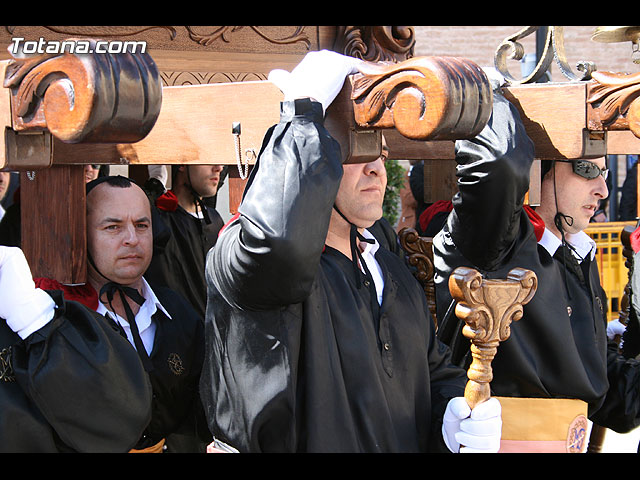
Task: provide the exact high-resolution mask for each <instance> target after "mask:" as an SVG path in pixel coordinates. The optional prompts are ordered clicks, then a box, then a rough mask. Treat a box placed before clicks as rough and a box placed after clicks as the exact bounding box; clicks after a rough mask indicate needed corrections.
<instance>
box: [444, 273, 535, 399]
mask: <svg viewBox="0 0 640 480" xmlns="http://www.w3.org/2000/svg"><path fill="white" fill-rule="evenodd" d="M537 285H538V278H537V277H536V275H535V273H533V272H532V271H530V270H525V269H521V268H514V269H513V270H511V271H510V272H509V274H508V275H507V278H506V279H505V280H489V279H483V278H482V275H480V273H479V272H478V271H476V270H474V269H472V268H467V267H459V268H457V269H456V270H455V271H454V272H453V273H452V274H451V276H450V277H449V290H450V291H451V295H452V296H453V298H454V299H455V300H456V301H457V302H458V303H457V305H456V310H455V311H456V315H457V316H458V318H460V319H462V320H464V321H465V323H466V325H465V326H464V327H463V330H462V332H463V334H464V336H465V337H467V338H468V339H470V340H471V355H472V357H473V360H472V363H471V365H470V367H469V370H468V371H467V376H468V378H469V381H468V382H467V385H466V388H465V392H464V397H465V400H466V401H467V403H468V404H469V407H471V408H472V409H473V408H474V407H475V406H476V405H478V404H480V403H482V402H484V401H486V400H488V399H489V398H490V397H491V390H490V385H489V384H490V382H491V380H492V379H493V371H492V368H491V362H492V361H493V358H494V356H495V354H496V352H497V349H498V345H499V343H500V342H504V341H505V340H507V339H508V338H509V336H510V334H511V327H510V326H511V322H515V321H517V320H519V319H520V318H522V306H523V305H525V304H526V303H528V302H529V301H530V300H531V298H533V295H534V294H535V292H536V289H537Z"/></svg>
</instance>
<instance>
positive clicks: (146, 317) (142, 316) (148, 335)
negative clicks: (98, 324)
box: [96, 277, 171, 353]
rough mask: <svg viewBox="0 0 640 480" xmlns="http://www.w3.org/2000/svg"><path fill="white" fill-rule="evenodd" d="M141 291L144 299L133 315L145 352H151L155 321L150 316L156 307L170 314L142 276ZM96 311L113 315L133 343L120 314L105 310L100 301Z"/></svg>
mask: <svg viewBox="0 0 640 480" xmlns="http://www.w3.org/2000/svg"><path fill="white" fill-rule="evenodd" d="M141 293H142V296H143V297H144V299H145V301H144V303H143V304H142V305H141V306H140V308H139V309H138V313H136V316H135V321H136V325H137V326H138V331H139V332H140V337H141V338H142V342H143V343H144V346H145V349H146V350H147V353H151V350H152V348H153V341H154V338H155V323H154V322H153V320H152V318H151V317H152V316H153V315H154V314H155V313H156V312H157V311H158V309H160V310H161V311H162V312H164V314H165V315H166V316H167V317H169V318H171V315H169V312H167V310H166V309H165V308H164V307H163V306H162V304H161V303H160V300H158V297H156V294H155V293H154V292H153V289H152V288H151V287H150V286H149V284H148V283H147V281H146V280H145V279H144V277H143V278H142V292H141ZM96 312H97V313H99V314H100V315H109V316H110V317H111V318H114V317H115V321H116V322H118V323H119V324H120V325H121V326H122V328H123V329H124V331H125V333H126V334H127V338H128V339H129V342H130V343H131V344H132V345H134V343H133V336H132V334H131V329H130V327H129V323H128V322H127V320H126V319H124V318H122V317H121V316H120V315H117V314H116V313H115V312H110V311H109V310H107V308H106V307H105V306H104V304H103V303H102V302H98V308H97V309H96ZM134 346H135V345H134Z"/></svg>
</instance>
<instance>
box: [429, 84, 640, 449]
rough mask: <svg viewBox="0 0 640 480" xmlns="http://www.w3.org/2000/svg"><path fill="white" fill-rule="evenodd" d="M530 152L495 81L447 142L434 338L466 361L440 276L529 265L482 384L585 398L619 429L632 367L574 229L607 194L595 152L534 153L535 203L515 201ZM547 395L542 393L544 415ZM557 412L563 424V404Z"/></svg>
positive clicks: (634, 401)
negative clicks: (520, 302)
mask: <svg viewBox="0 0 640 480" xmlns="http://www.w3.org/2000/svg"><path fill="white" fill-rule="evenodd" d="M533 158H534V145H533V143H532V142H531V140H530V139H529V138H528V136H527V134H526V132H525V130H524V127H523V124H522V121H521V120H520V117H519V114H518V112H517V110H516V109H515V107H514V106H513V105H511V103H510V102H508V101H507V100H506V99H505V98H504V97H503V96H502V95H500V93H499V92H498V91H496V92H494V111H493V116H492V118H491V119H490V121H489V123H488V125H487V126H486V127H485V129H484V130H483V131H482V132H481V133H480V134H479V135H478V136H477V137H476V138H474V139H471V140H461V141H457V142H456V162H457V163H458V166H457V176H458V178H459V180H458V188H459V192H458V193H457V194H456V195H455V196H454V198H453V207H454V208H453V211H452V212H451V214H450V215H449V217H448V219H447V222H446V223H445V226H444V228H443V230H442V231H441V232H440V233H439V234H438V235H437V236H436V237H435V238H434V243H433V245H434V257H435V261H434V264H435V268H436V275H435V282H436V296H437V315H438V318H439V324H438V326H439V330H438V337H439V338H440V339H442V340H443V341H444V342H445V343H447V344H448V345H450V346H451V348H452V351H453V358H454V361H456V362H458V363H459V364H460V365H462V366H465V365H468V364H469V363H470V360H471V359H470V358H469V355H468V349H469V341H468V340H467V339H466V338H465V337H464V336H463V335H462V332H461V329H462V327H463V324H462V322H460V321H459V320H458V319H457V318H456V317H455V315H453V310H454V305H453V302H452V299H451V295H450V293H449V290H448V285H447V282H448V278H449V276H450V274H451V272H453V270H455V269H456V268H457V267H459V266H469V267H472V268H475V269H477V270H479V271H480V272H481V273H482V274H483V276H484V277H485V278H505V277H506V275H507V273H508V272H509V271H510V270H511V269H512V268H515V267H519V268H524V269H528V270H532V271H533V272H534V273H535V274H536V275H537V277H538V289H537V292H536V294H535V295H534V297H533V299H532V300H531V301H530V302H529V303H528V304H527V305H525V306H524V315H523V317H522V319H521V320H519V321H518V322H515V323H514V324H512V325H511V335H510V338H509V339H508V340H507V341H505V342H503V343H501V344H500V348H499V349H498V353H497V354H496V356H495V358H494V360H493V362H492V367H493V380H492V383H491V387H492V392H493V393H494V395H498V396H503V397H516V398H534V399H555V400H557V399H564V400H567V399H569V400H575V401H576V402H577V403H576V405H578V404H580V405H583V406H581V407H580V411H582V412H584V415H583V416H588V417H589V418H590V419H591V420H593V421H594V422H596V423H598V424H599V425H603V426H605V427H609V428H611V429H613V430H616V431H618V432H625V431H628V430H630V429H632V428H634V427H635V426H637V425H638V424H639V420H640V419H639V418H638V414H639V412H640V388H639V385H640V383H639V380H640V376H639V375H640V368H639V366H638V362H636V361H634V360H627V361H625V359H624V358H622V357H621V356H620V355H618V353H617V346H616V345H614V344H613V343H612V342H611V343H609V344H608V343H607V336H606V325H607V319H606V308H605V305H606V303H605V302H606V296H605V292H604V290H603V289H602V287H601V285H600V278H599V275H598V266H597V263H596V261H595V258H594V255H595V243H594V242H593V241H592V240H591V239H590V238H589V236H588V235H587V234H586V233H584V231H583V230H584V228H586V226H588V225H589V220H590V218H591V217H592V216H593V214H594V212H595V210H596V208H597V206H598V202H599V200H601V199H603V198H605V197H606V196H607V187H606V182H605V176H606V173H607V172H606V168H605V164H604V158H599V159H593V160H591V161H587V160H579V161H570V162H567V161H555V162H548V161H544V162H543V174H544V177H543V180H542V191H541V204H540V206H539V207H538V208H536V209H535V210H534V209H532V208H530V207H529V206H528V205H524V198H525V194H526V192H527V190H528V188H529V172H530V168H531V164H532V161H533ZM559 403H560V402H555V404H559ZM553 404H554V403H553V402H547V405H548V407H545V410H544V411H545V415H547V414H549V412H551V405H553ZM505 413H506V410H505ZM565 417H566V418H564V419H563V421H566V423H567V425H568V427H570V426H571V423H572V422H573V421H574V420H575V419H574V418H573V414H571V415H570V416H565ZM549 418H552V417H550V416H549ZM575 418H578V417H577V416H576V417H575ZM505 422H506V416H505ZM552 423H557V422H556V421H554V422H552ZM503 434H504V432H503ZM503 439H504V436H503ZM582 443H583V445H582V447H584V443H585V442H582Z"/></svg>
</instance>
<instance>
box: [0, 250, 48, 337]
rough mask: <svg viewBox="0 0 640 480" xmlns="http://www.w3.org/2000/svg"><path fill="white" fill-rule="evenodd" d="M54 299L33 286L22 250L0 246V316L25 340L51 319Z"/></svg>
mask: <svg viewBox="0 0 640 480" xmlns="http://www.w3.org/2000/svg"><path fill="white" fill-rule="evenodd" d="M54 307H55V302H54V301H53V299H52V298H51V297H50V296H49V294H47V293H46V292H45V291H44V290H40V289H39V288H36V286H35V283H34V282H33V278H32V276H31V269H30V268H29V264H28V263H27V259H26V258H25V257H24V253H22V250H21V249H19V248H17V247H6V246H0V318H4V319H5V320H6V321H7V325H9V328H11V330H13V331H14V332H16V333H17V334H18V335H20V338H22V339H25V338H27V337H28V336H29V335H31V334H32V333H33V332H35V331H36V330H38V329H39V328H42V327H43V326H44V325H46V324H47V323H48V322H49V321H50V320H51V319H52V318H53V313H54Z"/></svg>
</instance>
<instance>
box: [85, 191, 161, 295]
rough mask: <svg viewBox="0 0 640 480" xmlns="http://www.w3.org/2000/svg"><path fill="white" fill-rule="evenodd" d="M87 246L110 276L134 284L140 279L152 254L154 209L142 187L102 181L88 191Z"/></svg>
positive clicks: (98, 265) (127, 283)
mask: <svg viewBox="0 0 640 480" xmlns="http://www.w3.org/2000/svg"><path fill="white" fill-rule="evenodd" d="M87 246H88V251H89V253H90V254H91V257H92V258H93V261H94V262H95V264H96V267H97V268H98V270H99V271H100V272H101V273H102V274H103V275H104V276H106V277H107V278H109V279H110V280H112V281H114V282H117V283H121V284H123V285H131V284H133V283H134V282H136V281H138V280H139V279H140V277H141V276H142V274H143V273H144V272H145V271H146V270H147V267H148V266H149V263H150V262H151V256H152V254H153V233H152V229H151V210H150V207H149V200H148V199H147V197H146V195H145V194H144V192H143V191H142V189H140V187H138V186H137V185H132V186H131V187H129V188H118V187H112V186H110V185H108V184H106V183H103V184H101V185H98V186H97V187H95V188H94V189H93V190H92V191H91V192H90V193H89V195H87ZM89 269H90V271H89V274H90V275H93V277H94V278H96V279H97V280H99V281H104V279H102V277H100V275H98V274H97V273H95V272H94V271H93V268H92V267H89Z"/></svg>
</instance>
